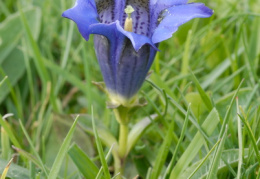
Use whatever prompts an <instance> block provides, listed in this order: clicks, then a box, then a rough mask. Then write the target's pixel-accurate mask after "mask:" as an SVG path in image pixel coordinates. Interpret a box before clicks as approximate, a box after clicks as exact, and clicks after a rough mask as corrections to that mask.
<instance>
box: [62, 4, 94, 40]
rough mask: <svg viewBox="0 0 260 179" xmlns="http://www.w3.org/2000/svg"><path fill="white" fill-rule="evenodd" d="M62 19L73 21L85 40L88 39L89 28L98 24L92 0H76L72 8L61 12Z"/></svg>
mask: <svg viewBox="0 0 260 179" xmlns="http://www.w3.org/2000/svg"><path fill="white" fill-rule="evenodd" d="M62 17H66V18H68V19H71V20H73V21H74V22H75V23H76V24H77V26H78V29H79V32H80V33H81V35H82V36H83V37H84V38H85V39H86V40H88V39H89V34H90V32H89V29H88V28H89V26H90V25H91V24H95V23H99V21H98V14H97V9H96V4H95V1H94V0H77V1H76V3H75V5H74V7H72V8H71V9H68V10H66V11H65V12H63V14H62Z"/></svg>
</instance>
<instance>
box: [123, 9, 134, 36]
mask: <svg viewBox="0 0 260 179" xmlns="http://www.w3.org/2000/svg"><path fill="white" fill-rule="evenodd" d="M134 11H135V10H134V8H133V7H132V6H130V5H128V6H126V8H125V13H126V14H127V18H126V19H125V25H124V29H125V31H128V32H133V19H132V18H131V14H132V13H133V12H134Z"/></svg>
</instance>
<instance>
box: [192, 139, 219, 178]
mask: <svg viewBox="0 0 260 179" xmlns="http://www.w3.org/2000/svg"><path fill="white" fill-rule="evenodd" d="M221 140H223V139H221ZM221 140H218V141H217V143H216V144H215V145H214V146H213V147H212V149H211V150H210V151H209V153H208V154H207V155H206V156H205V157H204V159H203V160H202V161H201V163H200V164H199V165H198V166H197V167H196V168H195V170H194V171H193V172H192V173H191V174H190V176H189V177H188V179H190V178H191V177H192V176H193V175H194V174H195V173H196V172H197V171H198V170H199V168H200V167H201V166H202V165H203V164H204V163H205V161H206V160H207V159H208V158H209V156H210V154H211V153H212V152H213V151H214V149H215V148H216V147H217V146H218V144H219V142H220V141H221Z"/></svg>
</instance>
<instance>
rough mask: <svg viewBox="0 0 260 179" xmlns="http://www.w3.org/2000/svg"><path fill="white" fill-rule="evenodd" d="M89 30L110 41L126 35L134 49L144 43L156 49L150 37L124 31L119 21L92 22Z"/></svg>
mask: <svg viewBox="0 0 260 179" xmlns="http://www.w3.org/2000/svg"><path fill="white" fill-rule="evenodd" d="M89 31H90V32H91V34H99V35H104V36H105V37H107V38H108V39H109V40H110V43H117V42H116V41H117V39H118V38H123V37H127V38H128V39H129V40H131V42H132V45H133V47H134V49H135V50H136V51H138V50H139V49H140V48H141V47H142V46H143V45H145V44H148V45H150V46H151V47H153V48H154V49H155V50H158V49H157V47H156V46H155V45H154V44H153V43H152V41H151V39H150V38H148V37H146V36H144V35H139V34H136V33H133V32H128V31H125V30H124V29H123V28H122V27H121V25H120V22H119V21H116V22H113V23H111V24H101V23H98V24H93V25H91V26H90V27H89ZM122 36H123V37H122Z"/></svg>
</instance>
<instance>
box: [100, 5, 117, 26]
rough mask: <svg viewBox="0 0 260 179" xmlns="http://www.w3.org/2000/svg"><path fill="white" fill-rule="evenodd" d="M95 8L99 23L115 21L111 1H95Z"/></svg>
mask: <svg viewBox="0 0 260 179" xmlns="http://www.w3.org/2000/svg"><path fill="white" fill-rule="evenodd" d="M96 6H97V12H98V15H99V20H100V22H101V23H105V24H109V23H111V22H113V21H114V20H115V19H114V18H115V15H114V2H113V0H105V1H104V0H96Z"/></svg>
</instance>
